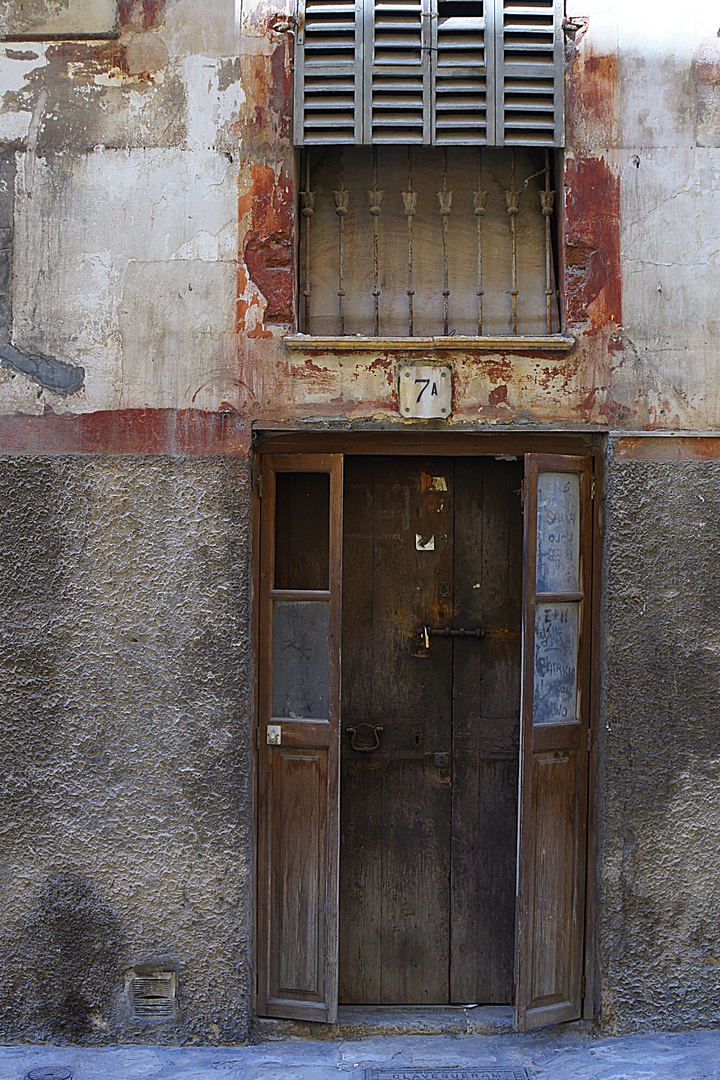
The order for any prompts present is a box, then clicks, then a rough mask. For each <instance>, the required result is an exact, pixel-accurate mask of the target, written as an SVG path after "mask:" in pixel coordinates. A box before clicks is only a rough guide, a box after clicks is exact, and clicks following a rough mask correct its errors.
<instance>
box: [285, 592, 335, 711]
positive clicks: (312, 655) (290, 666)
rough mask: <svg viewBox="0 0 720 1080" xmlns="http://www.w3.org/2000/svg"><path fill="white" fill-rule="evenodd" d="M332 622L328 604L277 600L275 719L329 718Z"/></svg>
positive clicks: (317, 601)
mask: <svg viewBox="0 0 720 1080" xmlns="http://www.w3.org/2000/svg"><path fill="white" fill-rule="evenodd" d="M329 622H330V606H329V604H328V603H327V601H320V600H276V601H275V603H274V605H273V716H284V717H288V718H294V719H313V720H326V719H327V718H328V685H329V679H330V675H329Z"/></svg>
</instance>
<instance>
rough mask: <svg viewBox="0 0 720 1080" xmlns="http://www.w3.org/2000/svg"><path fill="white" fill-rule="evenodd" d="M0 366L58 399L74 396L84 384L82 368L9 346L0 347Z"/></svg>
mask: <svg viewBox="0 0 720 1080" xmlns="http://www.w3.org/2000/svg"><path fill="white" fill-rule="evenodd" d="M0 364H1V365H2V366H3V367H4V368H7V369H8V370H9V371H14V372H15V374H17V375H25V376H26V378H28V379H30V381H31V382H34V383H36V384H37V385H38V386H42V388H43V390H50V391H52V393H53V394H59V396H60V397H67V396H68V394H76V393H77V392H78V390H82V388H83V385H84V383H85V368H84V367H80V366H79V365H75V364H66V363H65V361H64V360H57V359H55V357H53V356H45V355H44V354H43V353H27V352H25V351H24V350H22V349H16V348H15V346H14V345H10V344H7V345H3V346H2V347H0Z"/></svg>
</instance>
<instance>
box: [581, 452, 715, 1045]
mask: <svg viewBox="0 0 720 1080" xmlns="http://www.w3.org/2000/svg"><path fill="white" fill-rule="evenodd" d="M611 453H612V447H611ZM605 525H606V528H605V552H604V569H605V585H604V594H605V600H604V608H605V633H604V642H603V644H604V646H605V649H606V654H605V660H604V668H605V671H604V680H603V681H604V699H603V704H602V708H601V713H600V717H599V725H598V747H599V761H600V778H599V784H598V791H599V800H600V802H599V811H598V833H599V840H600V864H599V881H598V911H599V912H600V922H599V927H598V930H599V963H600V970H601V976H602V989H603V994H602V1023H603V1026H604V1027H605V1029H606V1030H609V1031H615V1032H627V1031H632V1030H640V1029H647V1028H649V1027H668V1028H675V1027H693V1026H704V1025H711V1024H713V1025H715V1024H718V1023H720V927H719V926H718V919H717V911H718V904H719V903H720V880H719V879H718V863H719V862H720V829H719V828H718V791H719V790H720V788H719V781H720V698H719V696H718V686H720V609H719V605H718V597H719V596H720V462H718V460H714V461H700V460H695V461H675V462H670V461H667V460H660V461H657V460H656V461H637V460H635V461H630V460H622V459H621V460H615V461H614V462H612V461H611V466H610V470H609V476H608V492H607V504H606V522H605Z"/></svg>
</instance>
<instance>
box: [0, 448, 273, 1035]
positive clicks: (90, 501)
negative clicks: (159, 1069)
mask: <svg viewBox="0 0 720 1080" xmlns="http://www.w3.org/2000/svg"><path fill="white" fill-rule="evenodd" d="M247 479H248V478H247V477H246V475H245V471H244V464H243V465H240V464H238V463H237V461H236V462H231V463H230V464H229V465H228V467H227V468H226V467H224V466H223V464H222V463H221V462H220V461H219V460H218V459H215V460H214V461H209V460H202V459H185V460H182V459H181V460H167V459H163V458H156V459H153V460H148V459H140V458H120V459H117V458H116V459H105V460H99V459H93V458H84V459H81V458H72V459H67V458H66V459H61V458H55V459H47V458H45V459H40V458H37V459H34V460H29V459H19V458H16V459H2V460H0V538H1V543H0V611H1V614H0V670H1V672H2V675H1V676H0V677H1V679H2V685H3V696H2V732H3V750H2V754H1V755H0V770H1V771H2V780H1V781H0V783H1V784H2V792H3V798H2V801H1V802H0V835H1V836H2V853H1V855H0V903H1V904H2V910H3V912H4V915H3V925H2V932H1V934H0V1033H1V1034H2V1036H3V1037H5V1038H13V1037H14V1038H20V1037H22V1038H24V1039H26V1040H27V1039H30V1040H32V1039H38V1038H51V1039H54V1040H62V1039H72V1040H80V1041H106V1040H113V1039H114V1040H118V1039H122V1040H127V1039H133V1038H143V1039H145V1040H150V1041H153V1040H158V1039H160V1040H163V1039H168V1040H171V1039H172V1040H177V1039H180V1040H183V1039H186V1038H188V1039H189V1038H193V1039H200V1040H202V1041H212V1040H213V1039H218V1040H225V1041H242V1040H243V1039H244V1038H245V1037H246V1036H247V1030H248V1029H247V1024H248V1009H249V986H250V968H249V964H250V941H251V916H250V904H251V896H252V889H251V856H250V851H251V820H252V815H251V805H252V800H251V776H252V770H251V765H250V760H251V747H250V735H249V730H250V724H249V715H250V709H251V687H252V679H251V675H250V662H249V654H248V644H247V641H248V634H247V618H248V601H249V595H248V594H249V584H248V581H249V568H248V551H249V543H248V526H249V521H248V499H249V496H248V485H247ZM143 964H145V965H159V966H161V967H167V968H172V969H174V970H175V971H176V972H177V976H178V998H179V1004H180V1016H179V1018H178V1019H177V1022H173V1021H168V1022H164V1023H158V1022H156V1021H155V1022H149V1021H137V1020H135V1021H133V1019H132V1017H131V1015H130V1011H129V1008H128V1005H127V1002H126V999H125V996H124V983H123V978H124V972H126V971H127V970H128V969H130V968H131V967H133V966H135V965H143Z"/></svg>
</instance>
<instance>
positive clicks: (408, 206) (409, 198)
mask: <svg viewBox="0 0 720 1080" xmlns="http://www.w3.org/2000/svg"><path fill="white" fill-rule="evenodd" d="M402 197H403V206H404V207H405V214H406V216H407V244H408V287H407V298H408V337H412V336H413V333H414V313H413V297H414V296H415V289H414V288H413V217H414V216H415V208H416V204H417V192H416V191H413V180H412V147H411V146H409V147H408V182H407V191H403V193H402Z"/></svg>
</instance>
